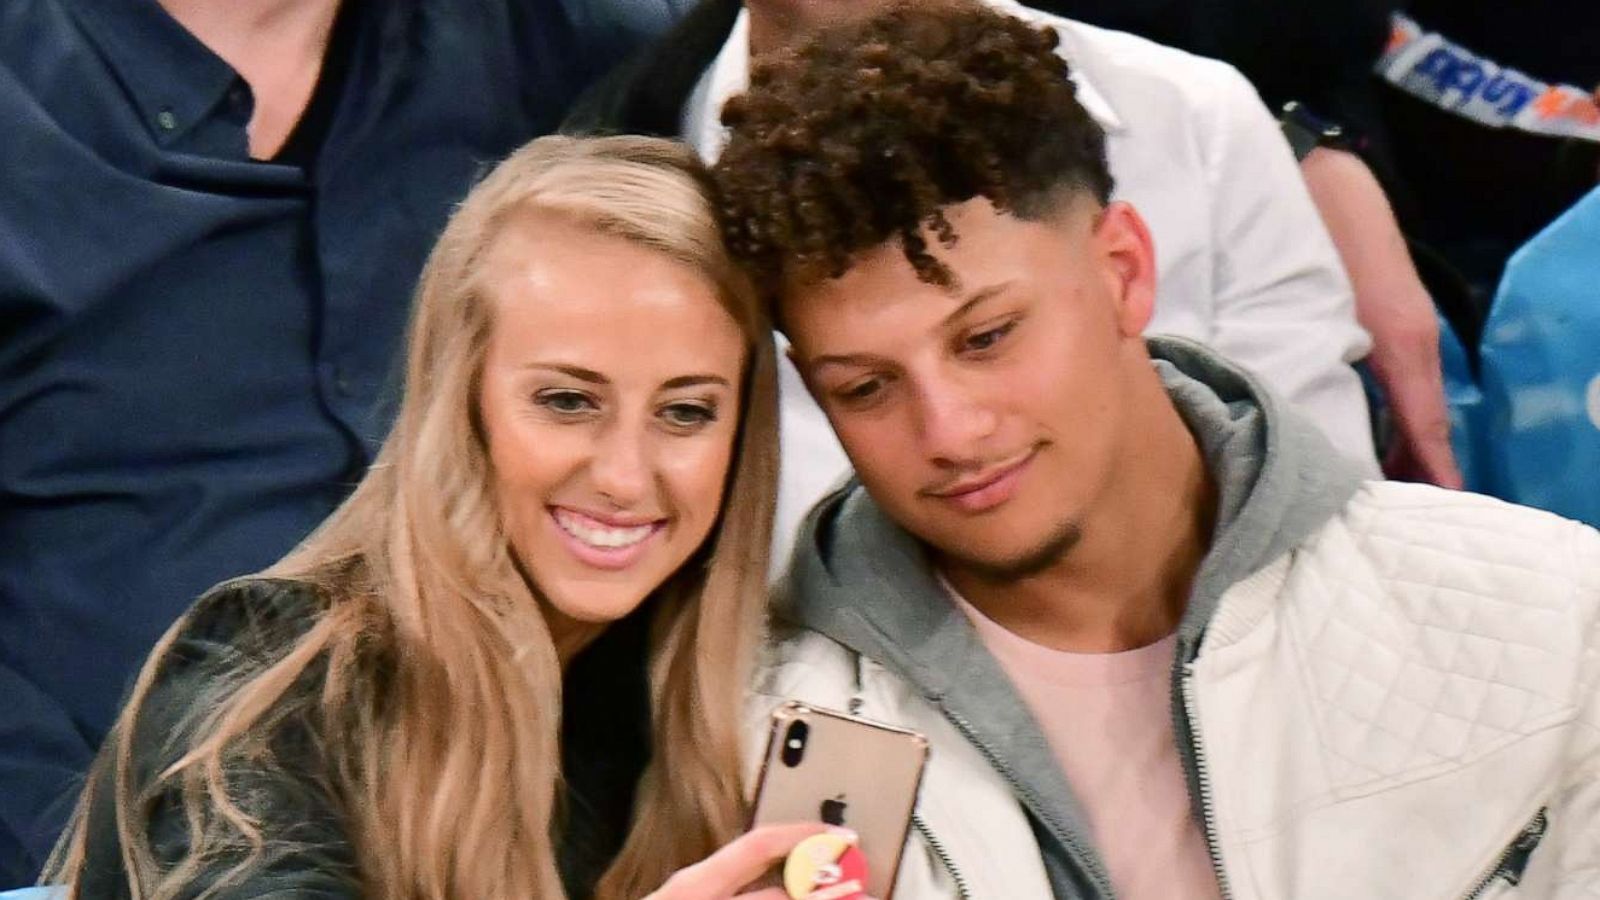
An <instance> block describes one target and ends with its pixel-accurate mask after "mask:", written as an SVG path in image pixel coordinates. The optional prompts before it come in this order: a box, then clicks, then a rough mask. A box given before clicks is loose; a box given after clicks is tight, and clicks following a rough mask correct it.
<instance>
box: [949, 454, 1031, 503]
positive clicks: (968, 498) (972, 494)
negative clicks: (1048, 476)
mask: <svg viewBox="0 0 1600 900" xmlns="http://www.w3.org/2000/svg"><path fill="white" fill-rule="evenodd" d="M1038 452H1039V448H1038V447H1037V446H1035V447H1029V448H1028V449H1027V450H1026V451H1024V452H1023V453H1021V454H1019V455H1018V456H1016V457H1014V458H1012V459H1010V460H1007V461H1006V462H1003V463H1001V464H999V465H997V466H995V467H993V468H991V469H989V470H987V471H985V472H981V473H979V474H977V475H971V476H968V477H966V478H962V479H959V480H957V481H954V482H951V483H949V484H944V485H939V486H937V487H933V488H929V489H927V490H925V491H923V493H924V494H926V495H927V496H929V497H933V498H935V499H937V500H941V501H944V502H946V503H950V504H952V505H954V506H956V507H958V508H960V509H962V510H964V511H966V512H983V511H984V510H987V509H992V508H994V507H996V506H999V505H1000V504H1002V503H1004V502H1006V501H1007V500H1009V499H1011V496H1012V494H1013V493H1015V491H1016V486H1017V482H1018V481H1019V480H1020V479H1021V476H1022V474H1023V472H1024V471H1026V470H1027V468H1028V464H1029V463H1031V462H1033V458H1034V456H1035V455H1036V454H1037V453H1038Z"/></svg>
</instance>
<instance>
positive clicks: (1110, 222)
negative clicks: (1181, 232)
mask: <svg viewBox="0 0 1600 900" xmlns="http://www.w3.org/2000/svg"><path fill="white" fill-rule="evenodd" d="M1093 239H1094V243H1095V245H1096V247H1097V249H1098V250H1099V255H1100V259H1101V260H1102V261H1103V262H1104V263H1105V272H1106V277H1107V279H1108V281H1109V283H1110V286H1111V288H1112V296H1113V297H1114V298H1115V300H1116V303H1117V322H1118V325H1119V326H1120V328H1121V331H1122V334H1123V335H1124V336H1125V337H1137V336H1139V335H1141V334H1143V333H1144V329H1145V326H1146V325H1149V324H1150V318H1151V316H1153V315H1154V314H1155V306H1156V253H1155V243H1154V241H1153V240H1152V239H1151V237H1150V229H1149V227H1148V226H1146V225H1145V222H1144V217H1142V216H1140V215H1139V211H1138V210H1136V209H1134V208H1133V207H1132V206H1130V205H1128V204H1127V203H1122V202H1120V201H1119V202H1113V203H1110V204H1108V205H1107V206H1106V207H1105V208H1104V209H1102V210H1100V211H1099V212H1098V213H1097V214H1096V216H1095V222H1094V233H1093Z"/></svg>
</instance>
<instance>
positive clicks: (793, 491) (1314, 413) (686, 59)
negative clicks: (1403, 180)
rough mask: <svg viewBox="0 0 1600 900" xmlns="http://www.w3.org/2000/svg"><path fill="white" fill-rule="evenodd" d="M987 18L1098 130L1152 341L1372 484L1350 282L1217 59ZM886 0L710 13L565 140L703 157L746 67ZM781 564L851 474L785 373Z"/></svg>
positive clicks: (1252, 100)
mask: <svg viewBox="0 0 1600 900" xmlns="http://www.w3.org/2000/svg"><path fill="white" fill-rule="evenodd" d="M989 5H990V6H991V7H992V8H994V9H996V10H999V11H1001V12H1003V13H1005V14H1007V15H1013V16H1017V17H1019V18H1022V19H1024V20H1026V21H1029V22H1034V23H1037V24H1041V25H1048V26H1049V27H1051V28H1053V29H1055V31H1056V32H1057V33H1058V34H1059V35H1060V37H1061V45H1060V52H1061V54H1062V55H1063V56H1064V57H1065V58H1066V59H1067V60H1068V61H1069V62H1070V63H1071V64H1072V68H1073V73H1072V77H1073V79H1074V80H1075V82H1076V83H1077V84H1078V85H1079V86H1080V89H1081V90H1082V91H1083V97H1084V106H1085V107H1086V108H1087V109H1088V110H1089V111H1090V114H1091V115H1092V116H1094V117H1095V119H1096V121H1098V122H1099V123H1100V124H1101V125H1102V127H1104V128H1105V129H1106V130H1107V132H1108V135H1109V137H1108V146H1109V151H1108V152H1109V155H1110V160H1111V170H1112V173H1113V174H1114V175H1115V176H1116V183H1117V188H1116V190H1117V193H1118V196H1119V197H1121V198H1124V199H1127V200H1130V201H1132V202H1134V203H1136V204H1137V205H1138V206H1139V207H1140V209H1142V210H1143V211H1144V212H1145V214H1146V216H1147V217H1148V220H1149V222H1150V227H1151V229H1152V231H1153V232H1154V235H1155V240H1156V243H1157V245H1158V247H1159V248H1160V249H1159V256H1158V260H1159V265H1160V266H1161V268H1162V275H1163V278H1162V282H1161V283H1162V287H1161V291H1162V295H1161V298H1160V301H1159V302H1158V303H1157V305H1156V316H1155V318H1154V320H1153V321H1152V322H1151V330H1152V332H1155V333H1161V332H1167V333H1173V334H1181V335H1187V336H1189V337H1194V338H1197V339H1200V340H1203V341H1206V342H1207V343H1209V344H1211V345H1213V346H1215V347H1217V348H1218V349H1219V350H1221V351H1222V352H1223V353H1225V354H1227V355H1229V356H1230V357H1232V358H1234V359H1237V360H1239V361H1240V362H1241V363H1242V364H1244V365H1245V366H1247V367H1249V368H1251V369H1252V370H1253V371H1256V372H1257V373H1259V374H1260V375H1261V376H1262V377H1263V378H1264V379H1266V381H1267V383H1269V384H1271V385H1273V386H1274V387H1275V388H1276V389H1277V390H1279V391H1280V392H1282V393H1283V394H1284V395H1285V396H1286V397H1287V398H1288V399H1289V401H1290V402H1291V403H1292V404H1293V405H1294V406H1295V407H1296V408H1299V409H1302V410H1304V411H1305V412H1306V413H1307V414H1308V415H1309V416H1310V417H1311V418H1312V419H1313V420H1314V421H1316V422H1317V423H1318V425H1319V426H1320V427H1322V428H1323V429H1325V430H1326V431H1327V433H1328V435H1329V437H1330V438H1331V439H1332V440H1333V442H1334V444H1335V446H1337V447H1338V448H1339V449H1340V450H1341V451H1343V452H1344V453H1346V454H1347V455H1348V456H1350V457H1351V458H1353V459H1355V460H1357V462H1358V463H1360V464H1361V465H1363V466H1364V467H1365V468H1366V470H1367V471H1369V472H1372V473H1374V474H1376V473H1377V471H1378V466H1377V461H1376V458H1375V454H1374V450H1373V440H1372V432H1371V428H1370V425H1369V419H1368V412H1367V405H1366V400H1365V397H1364V396H1363V394H1362V389H1361V386H1360V383H1359V379H1358V378H1357V376H1356V373H1355V371H1354V370H1353V369H1352V368H1351V366H1350V363H1353V362H1355V361H1356V360H1358V359H1360V358H1362V357H1363V356H1365V355H1366V352H1367V349H1368V347H1369V340H1368V336H1367V334H1366V332H1365V331H1363V330H1362V328H1361V327H1360V325H1359V324H1358V323H1357V321H1356V316H1355V311H1354V305H1353V300H1352V298H1351V294H1350V288H1349V283H1348V281H1347V279H1346V277H1345V273H1344V270H1343V268H1342V266H1341V265H1340V262H1339V256H1338V253H1337V251H1336V250H1335V249H1334V246H1333V244H1332V243H1331V242H1330V241H1329V240H1328V236H1327V232H1326V230H1325V229H1324V228H1323V226H1322V223H1321V222H1320V220H1319V219H1318V216H1317V211H1316V208H1315V207H1314V206H1313V205H1312V202H1311V199H1310V197H1309V195H1308V194H1307V191H1306V186H1305V183H1304V182H1303V181H1302V179H1301V178H1300V176H1299V174H1298V172H1297V170H1296V168H1295V165H1294V158H1293V156H1292V155H1291V154H1290V152H1289V149H1288V146H1287V145H1286V143H1285V141H1284V140H1283V137H1282V135H1281V133H1280V132H1279V129H1278V126H1277V124H1276V123H1275V121H1274V120H1273V118H1272V116H1271V115H1270V114H1269V113H1268V111H1267V110H1266V108H1265V107H1264V106H1263V105H1262V103H1261V101H1260V100H1259V99H1258V98H1257V96H1256V95H1255V92H1254V91H1253V90H1252V89H1251V87H1250V85H1249V84H1248V83H1247V82H1246V81H1245V80H1244V79H1243V78H1242V77H1241V76H1240V75H1239V73H1238V72H1236V71H1235V70H1233V69H1231V68H1229V67H1228V66H1226V65H1223V64H1221V63H1217V62H1213V61H1210V60H1203V59H1199V58H1197V57H1194V56H1190V55H1188V54H1185V53H1181V52H1178V51H1174V50H1171V49H1169V48H1166V47H1161V46H1158V45H1156V44H1153V43H1150V42H1149V41H1146V40H1143V39H1141V38H1137V37H1134V36H1132V35H1127V34H1120V33H1116V32H1110V31H1105V30H1102V29H1099V28H1094V27H1091V26H1088V25H1084V24H1082V23H1078V22H1074V21H1070V20H1067V19H1062V18H1059V17H1056V16H1051V15H1048V14H1045V13H1042V12H1039V11H1036V10H1033V9H1030V8H1028V7H1025V6H1023V5H1021V4H1018V3H1015V2H1011V0H992V2H990V3H989ZM883 8H885V0H873V2H841V0H745V2H744V3H742V4H741V3H739V2H737V0H709V2H706V3H703V4H701V5H700V6H698V7H696V8H695V9H694V10H693V11H692V12H691V13H690V14H689V15H688V16H687V17H686V18H685V19H684V20H682V21H681V22H680V23H679V25H678V27H677V28H675V29H674V30H673V31H672V32H671V33H670V34H669V35H668V36H667V37H666V38H664V39H663V41H662V42H661V43H660V44H659V45H658V46H657V48H656V49H655V51H653V52H652V53H650V54H646V55H645V56H644V57H642V58H641V59H640V60H637V61H635V62H634V63H632V64H630V65H629V66H626V67H624V68H623V69H622V70H619V71H618V72H616V73H614V74H613V75H612V76H609V77H608V78H607V79H606V80H605V81H604V82H602V83H601V84H600V85H597V86H596V87H595V88H593V89H592V90H591V91H590V92H589V93H588V94H587V95H586V96H585V97H584V98H583V99H582V100H580V101H579V103H578V105H577V106H576V107H575V108H574V110H573V112H572V114H571V115H570V116H569V117H568V119H567V121H566V123H565V124H564V125H563V129H564V130H572V131H577V132H581V131H586V130H600V131H623V132H637V133H644V134H674V135H676V134H681V135H683V136H684V137H685V138H686V139H687V140H688V141H689V142H690V143H692V144H694V145H695V147H696V148H697V149H698V150H699V151H700V152H701V154H702V156H703V157H705V158H707V159H713V158H715V157H716V156H717V154H718V153H720V152H721V148H722V146H723V142H724V140H725V137H724V130H723V128H722V126H721V124H720V122H719V121H718V116H719V113H720V111H721V109H722V107H723V104H724V103H725V102H726V101H727V100H728V98H730V97H732V96H734V95H735V94H737V93H738V92H739V91H741V90H743V88H744V87H745V85H746V84H747V82H748V75H749V65H750V59H751V58H752V56H756V55H759V54H761V53H764V52H770V51H772V50H774V49H776V48H779V47H784V46H792V45H794V44H796V43H797V42H799V41H801V40H803V39H804V38H805V37H806V36H807V35H809V34H811V33H813V32H815V31H816V30H817V29H819V28H822V27H825V26H827V25H828V24H830V23H838V22H843V21H848V20H852V19H859V18H861V17H863V16H868V15H870V14H872V13H873V12H875V11H880V10H882V9H883ZM780 395H781V398H782V409H783V429H782V434H783V441H784V454H783V459H784V462H783V471H784V474H783V478H782V482H781V484H780V488H779V499H778V524H777V535H778V539H777V544H776V548H777V554H778V556H779V557H780V561H781V557H782V555H783V553H784V551H785V549H786V548H787V547H788V546H789V545H790V543H791V542H792V539H793V535H794V533H795V530H796V529H797V528H798V527H799V522H800V519H801V517H802V516H803V514H804V513H805V511H806V510H807V509H809V508H810V506H811V505H812V504H813V503H814V502H815V501H816V500H817V499H818V498H819V497H821V496H822V495H823V494H824V493H825V492H826V491H827V490H828V489H829V488H830V487H832V486H833V485H834V484H835V483H836V482H837V481H838V480H839V479H840V478H842V477H843V476H844V475H845V474H846V473H847V471H848V461H847V460H846V458H845V456H844V453H843V452H842V451H841V450H840V449H839V445H838V442H837V440H836V439H835V438H834V436H833V434H832V432H831V431H830V430H829V429H828V427H827V422H826V420H825V418H824V416H823V415H822V412H821V411H820V410H819V409H818V408H817V405H816V404H815V402H814V401H812V400H811V398H810V397H809V396H808V395H807V394H806V391H805V389H804V387H803V386H802V384H801V380H800V379H799V377H798V375H797V374H796V373H795V372H794V371H793V370H792V369H789V368H788V367H785V369H784V373H783V379H782V382H781V387H780Z"/></svg>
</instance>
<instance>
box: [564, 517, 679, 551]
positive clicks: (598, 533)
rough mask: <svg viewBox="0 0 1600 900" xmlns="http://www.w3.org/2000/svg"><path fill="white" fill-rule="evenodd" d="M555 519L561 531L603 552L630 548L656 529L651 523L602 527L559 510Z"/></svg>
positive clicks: (594, 522)
mask: <svg viewBox="0 0 1600 900" xmlns="http://www.w3.org/2000/svg"><path fill="white" fill-rule="evenodd" d="M555 519H556V524H557V525H559V526H561V530H562V531H565V532H566V533H567V534H570V535H572V536H573V537H575V538H577V539H578V540H580V541H583V542H584V543H585V544H588V545H590V546H591V547H598V548H600V549H603V550H617V549H620V548H623V547H631V546H633V545H634V544H637V543H639V542H640V541H642V540H644V539H645V538H647V537H649V536H650V533H651V532H652V531H654V530H655V527H656V526H655V525H654V524H653V523H646V524H644V525H633V526H629V527H627V528H618V527H615V526H611V525H602V524H600V523H599V522H596V521H595V520H594V519H591V518H589V517H588V516H585V515H581V514H579V513H574V512H571V511H569V510H565V509H559V508H558V509H556V511H555Z"/></svg>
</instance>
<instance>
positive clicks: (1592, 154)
mask: <svg viewBox="0 0 1600 900" xmlns="http://www.w3.org/2000/svg"><path fill="white" fill-rule="evenodd" d="M1394 5H1395V6H1397V7H1399V9H1400V11H1401V12H1402V13H1403V14H1404V15H1405V16H1407V17H1408V18H1410V19H1411V20H1412V21H1413V22H1415V24H1416V25H1417V26H1419V27H1420V28H1421V29H1422V30H1423V31H1425V32H1432V33H1437V34H1439V35H1441V36H1442V37H1443V38H1444V39H1445V40H1446V41H1448V42H1449V43H1451V44H1453V45H1455V46H1456V47H1457V48H1459V49H1460V50H1464V51H1465V53H1464V54H1463V53H1460V52H1457V53H1441V54H1440V55H1438V56H1436V57H1434V59H1433V60H1432V61H1431V62H1432V63H1434V64H1436V65H1429V64H1428V62H1424V67H1423V71H1422V72H1418V73H1417V74H1418V75H1422V76H1423V77H1422V78H1420V79H1417V80H1416V81H1412V80H1410V79H1404V78H1402V80H1406V81H1408V83H1409V86H1410V87H1411V88H1413V89H1411V90H1408V89H1406V88H1405V87H1401V86H1399V85H1395V84H1392V83H1383V82H1381V81H1380V82H1379V84H1380V90H1379V98H1380V105H1379V108H1380V114H1381V117H1382V121H1383V124H1384V125H1385V127H1387V129H1388V130H1389V133H1390V135H1391V137H1392V144H1393V149H1394V154H1395V162H1396V171H1397V174H1398V176H1399V179H1400V183H1401V185H1402V186H1403V188H1404V189H1405V190H1406V191H1408V192H1409V194H1410V198H1411V200H1412V202H1413V204H1414V207H1415V209H1416V211H1417V222H1416V231H1417V234H1418V236H1419V237H1420V238H1422V239H1423V240H1425V241H1426V242H1427V243H1428V244H1429V245H1430V246H1432V247H1433V248H1434V249H1436V250H1438V251H1439V252H1440V253H1441V254H1442V255H1443V256H1444V257H1445V258H1446V259H1447V260H1448V261H1449V262H1450V263H1451V264H1452V265H1453V266H1454V267H1455V268H1456V269H1457V270H1458V271H1460V272H1461V273H1462V275H1464V276H1465V277H1466V279H1467V281H1468V283H1469V284H1471V285H1472V286H1473V288H1474V289H1475V291H1476V292H1477V294H1478V299H1479V304H1480V306H1481V307H1482V308H1485V309H1486V308H1487V307H1488V304H1489V302H1490V301H1491V300H1492V299H1493V295H1494V292H1495V290H1496V289H1497V288H1498V286H1499V282H1500V276H1501V273H1502V271H1503V270H1504V268H1505V264H1506V261H1507V260H1508V259H1509V258H1510V256H1511V254H1512V253H1513V252H1515V251H1516V249H1517V248H1518V247H1520V246H1522V244H1524V243H1526V242H1527V241H1528V240H1529V239H1530V238H1532V237H1533V236H1534V235H1535V234H1536V233H1538V232H1539V231H1540V230H1541V229H1542V228H1544V227H1545V226H1546V225H1548V224H1550V222H1551V221H1553V220H1554V219H1555V218H1556V217H1557V216H1559V215H1560V214H1561V213H1563V212H1565V211H1566V210H1567V208H1568V207H1570V206H1572V204H1574V203H1576V202H1577V201H1578V199H1579V198H1581V197H1582V196H1583V195H1584V194H1586V193H1588V192H1589V191H1590V190H1592V189H1593V188H1594V187H1595V184H1596V183H1597V181H1600V97H1595V96H1590V97H1583V96H1582V94H1584V93H1591V92H1594V91H1595V90H1596V88H1597V86H1600V54H1597V53H1596V52H1595V47H1597V46H1600V7H1596V6H1595V5H1594V4H1585V3H1568V2H1564V0H1529V2H1526V3H1518V4H1516V5H1515V6H1514V7H1506V6H1502V5H1500V4H1491V3H1484V2H1481V0H1459V2H1458V0H1449V2H1440V0H1404V2H1398V3H1395V4H1394ZM1395 74H1396V75H1397V76H1401V75H1402V73H1400V72H1396V73H1395ZM1419 81H1420V82H1421V83H1420V84H1419V83H1418V82H1419ZM1535 85H1538V86H1539V87H1538V88H1536V89H1541V88H1544V87H1548V86H1551V85H1566V86H1572V87H1575V88H1578V89H1579V94H1578V96H1571V97H1568V98H1566V99H1565V100H1564V102H1561V103H1558V104H1556V106H1555V107H1554V108H1550V107H1544V108H1542V109H1540V114H1539V115H1538V116H1537V117H1536V118H1537V119H1540V120H1544V121H1546V122H1548V121H1551V120H1558V121H1559V120H1561V119H1566V120H1567V121H1568V122H1569V123H1570V124H1573V125H1576V126H1577V130H1578V131H1580V132H1583V133H1584V134H1585V135H1586V136H1568V135H1562V134H1558V133H1551V132H1548V131H1541V130H1539V129H1538V128H1537V127H1536V128H1534V129H1531V130H1530V129H1529V128H1526V127H1523V120H1522V119H1519V118H1518V114H1519V113H1523V112H1528V111H1532V109H1531V108H1540V107H1541V101H1544V102H1545V103H1548V102H1549V101H1550V100H1551V99H1556V98H1554V97H1551V96H1543V95H1535V94H1534V93H1532V92H1531V91H1530V92H1529V93H1526V94H1524V93H1523V91H1522V88H1524V87H1533V86H1535ZM1418 87H1420V88H1422V89H1421V90H1415V89H1414V88H1418ZM1474 101H1478V102H1480V103H1481V104H1482V105H1481V106H1478V109H1477V111H1478V112H1479V113H1480V114H1482V113H1483V112H1488V113H1489V116H1488V118H1489V119H1490V120H1491V121H1492V122H1493V124H1490V123H1489V122H1485V121H1481V120H1477V119H1474V118H1473V117H1471V116H1469V115H1466V114H1464V113H1463V112H1462V111H1461V110H1462V108H1463V107H1466V106H1473V105H1475V103H1474Z"/></svg>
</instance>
